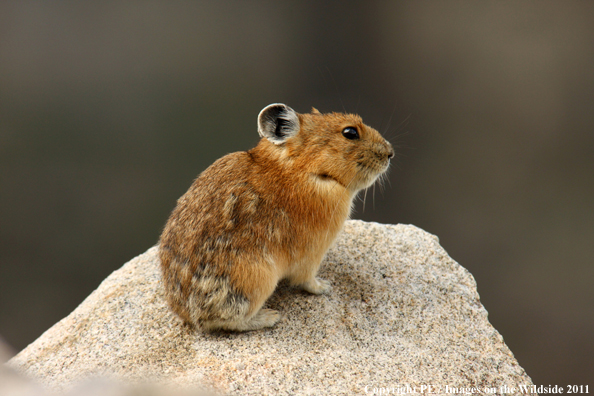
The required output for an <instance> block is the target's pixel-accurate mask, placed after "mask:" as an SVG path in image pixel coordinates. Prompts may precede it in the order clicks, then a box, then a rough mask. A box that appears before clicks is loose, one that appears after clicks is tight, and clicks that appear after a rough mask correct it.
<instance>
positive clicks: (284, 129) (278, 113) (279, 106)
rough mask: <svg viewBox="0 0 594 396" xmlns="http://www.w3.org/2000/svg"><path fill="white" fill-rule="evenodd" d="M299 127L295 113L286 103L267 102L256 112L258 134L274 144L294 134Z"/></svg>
mask: <svg viewBox="0 0 594 396" xmlns="http://www.w3.org/2000/svg"><path fill="white" fill-rule="evenodd" d="M279 119H280V120H281V122H280V123H279V122H278V120H279ZM299 128H300V125H299V117H298V116H297V113H296V112H295V110H293V109H292V108H290V107H289V106H287V105H286V104H283V103H272V104H269V105H268V106H266V107H264V108H263V109H262V111H261V112H260V114H258V134H259V135H260V136H261V137H263V138H266V139H268V140H269V141H271V142H272V143H274V144H276V145H280V144H283V143H284V142H285V141H286V140H287V139H288V138H290V137H291V136H294V135H296V134H297V132H299Z"/></svg>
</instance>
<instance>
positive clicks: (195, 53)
mask: <svg viewBox="0 0 594 396" xmlns="http://www.w3.org/2000/svg"><path fill="white" fill-rule="evenodd" d="M593 21H594V2H588V1H522V2H486V1H484V2H475V1H452V0H450V1H447V2H444V1H424V2H416V1H385V2H379V1H365V2H363V1H360V2H352V1H326V2H323V3H322V2H308V1H299V2H296V1H284V2H273V1H252V2H240V1H226V2H216V1H211V2H206V1H204V2H189V1H188V2H177V1H167V2H165V1H149V2H115V1H114V2H109V1H108V2H84V3H78V2H30V1H23V2H1V3H0V335H1V336H2V337H3V338H4V339H5V341H6V342H7V343H8V344H10V345H11V346H12V348H13V350H14V352H17V351H18V350H20V349H22V348H24V347H25V346H26V345H27V344H28V343H30V342H32V341H33V340H35V338H37V337H38V336H39V335H41V333H42V332H43V331H45V330H46V329H48V328H49V327H50V326H52V325H53V324H54V323H55V322H57V321H58V320H60V319H61V318H63V317H64V316H66V315H67V314H68V313H70V312H71V311H72V310H73V309H74V308H75V307H76V306H77V305H78V304H79V303H80V302H81V301H82V300H83V299H84V298H85V297H86V296H87V295H88V294H89V293H91V292H92V291H93V290H94V289H95V288H96V287H97V286H98V285H99V283H100V282H101V281H102V280H103V279H104V278H105V277H107V276H108V275H109V274H110V273H111V272H112V271H113V270H115V269H117V268H119V267H120V266H121V265H123V264H124V263H125V262H126V261H128V260H129V259H131V258H132V257H134V256H136V255H138V254H140V253H142V252H144V251H145V250H146V249H147V248H149V247H150V246H152V245H153V244H155V243H156V241H157V239H158V237H159V234H160V232H161V229H162V227H163V225H164V223H165V220H166V218H167V216H168V215H169V213H170V211H171V210H172V209H173V207H174V205H175V201H176V199H177V198H178V197H179V196H180V195H182V194H183V193H184V192H185V191H186V189H187V188H188V187H189V185H190V184H191V182H192V180H193V179H194V178H195V177H196V175H197V174H198V173H199V172H201V171H202V170H204V169H205V168H206V167H207V166H208V165H209V164H211V163H212V162H213V161H214V160H216V159H217V158H219V157H221V156H223V155H224V154H227V153H229V152H233V151H237V150H247V149H249V148H251V147H252V146H254V145H255V144H256V143H257V141H258V135H257V131H256V117H257V114H258V112H259V111H260V110H261V109H262V108H263V107H264V106H266V105H268V104H269V103H273V102H283V103H286V104H288V105H289V106H291V107H293V108H294V109H295V110H297V111H298V112H308V111H309V110H310V108H311V107H312V106H315V107H316V108H318V109H319V110H321V111H322V112H330V111H343V110H346V111H347V112H357V113H359V114H360V115H361V116H362V117H363V119H364V120H365V122H366V123H367V124H369V125H371V126H373V127H375V128H376V129H378V130H379V131H380V132H382V133H383V134H384V135H385V136H387V137H388V138H389V139H390V140H391V141H392V142H393V143H394V144H395V145H396V146H398V148H397V153H398V154H397V158H396V160H395V161H394V165H393V167H392V170H391V173H390V184H388V185H386V188H385V189H384V190H383V191H380V189H377V188H376V191H375V194H373V193H372V192H371V191H370V193H368V196H367V203H366V207H365V211H363V207H362V205H361V204H360V203H359V204H358V205H357V211H356V213H355V214H354V216H353V217H354V218H360V219H364V220H368V221H378V222H382V223H411V224H414V225H416V226H419V227H421V228H423V229H425V230H427V231H429V232H431V233H433V234H436V235H437V236H439V238H440V241H441V243H442V245H443V246H444V247H445V248H446V250H447V251H448V252H449V254H450V255H451V256H452V257H453V258H454V259H455V260H456V261H458V262H459V263H460V264H462V265H463V266H464V267H466V268H468V269H469V270H470V272H471V273H472V274H473V275H474V276H475V278H476V280H477V283H478V291H479V293H480V295H481V300H482V302H483V304H484V305H485V307H486V309H487V310H488V311H489V319H490V321H491V323H492V324H493V325H494V326H495V328H496V329H497V330H498V331H499V332H500V333H501V334H502V335H503V337H504V339H505V341H506V343H507V344H508V346H509V347H510V349H511V350H512V351H513V352H514V354H515V356H516V358H517V359H518V361H519V363H520V365H521V366H522V367H524V368H525V369H526V371H527V373H528V375H530V376H531V377H532V379H533V380H534V382H535V383H536V384H558V385H567V384H578V385H579V384H584V385H585V384H588V381H591V380H592V373H594V359H593V357H594V337H593V334H594V311H593V307H594V288H593V287H592V280H593V279H594V266H593V264H594V262H593V261H594V260H593V258H594V23H593ZM372 195H374V196H372Z"/></svg>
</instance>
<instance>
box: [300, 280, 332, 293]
mask: <svg viewBox="0 0 594 396" xmlns="http://www.w3.org/2000/svg"><path fill="white" fill-rule="evenodd" d="M302 287H303V290H305V291H307V292H310V293H311V294H330V291H331V290H332V285H331V284H330V282H328V281H327V280H325V279H320V278H311V279H310V280H308V281H307V282H305V283H304V284H303V285H302Z"/></svg>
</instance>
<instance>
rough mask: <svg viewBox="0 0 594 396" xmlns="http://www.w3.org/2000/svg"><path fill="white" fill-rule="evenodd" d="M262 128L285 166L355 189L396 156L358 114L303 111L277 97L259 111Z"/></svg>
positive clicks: (259, 129)
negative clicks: (300, 112) (304, 112)
mask: <svg viewBox="0 0 594 396" xmlns="http://www.w3.org/2000/svg"><path fill="white" fill-rule="evenodd" d="M258 133H259V134H260V136H261V137H262V138H265V139H266V140H267V141H268V142H269V143H271V144H268V145H267V146H268V147H267V150H269V151H271V152H273V153H274V154H276V158H278V160H279V161H283V162H285V164H286V165H287V166H290V167H291V168H293V169H295V170H297V171H300V172H305V173H306V174H307V175H308V176H309V177H312V178H314V179H316V180H317V181H319V182H320V183H322V184H325V183H329V184H331V183H339V184H340V185H342V186H344V187H345V188H346V189H348V190H351V191H353V192H356V191H359V190H361V189H363V188H367V187H369V186H371V185H372V184H373V183H374V182H375V180H376V179H377V178H378V177H379V176H380V175H381V174H382V173H384V172H385V171H386V170H387V169H388V166H389V165H390V158H392V157H393V156H394V149H393V148H392V145H391V144H390V143H389V142H388V141H387V140H386V139H384V138H383V137H382V136H381V135H380V134H379V132H378V131H376V130H375V129H373V128H371V127H369V126H367V125H365V124H364V123H363V120H361V117H359V116H358V115H355V114H343V113H328V114H322V113H320V112H319V111H318V110H316V109H315V108H314V109H312V112H311V113H309V114H299V113H297V112H295V110H293V109H292V108H290V107H289V106H287V105H284V104H280V103H275V104H271V105H269V106H267V107H265V108H264V109H263V110H262V111H261V112H260V115H259V116H258Z"/></svg>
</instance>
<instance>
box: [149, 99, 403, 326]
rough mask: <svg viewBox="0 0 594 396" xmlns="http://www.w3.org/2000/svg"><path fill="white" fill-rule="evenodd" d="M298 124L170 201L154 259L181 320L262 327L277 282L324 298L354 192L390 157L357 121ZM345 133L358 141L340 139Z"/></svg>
mask: <svg viewBox="0 0 594 396" xmlns="http://www.w3.org/2000/svg"><path fill="white" fill-rule="evenodd" d="M271 106H272V105H271ZM269 107H270V106H269ZM288 109H289V110H291V109H290V108H288ZM265 110H266V109H265ZM265 110H263V112H264V111H265ZM291 111H292V110H291ZM261 114H262V113H261ZM293 114H295V113H293ZM297 117H298V120H299V126H298V131H297V132H296V133H295V134H294V135H292V136H290V137H288V138H287V139H286V140H285V141H283V142H282V143H281V144H279V143H273V142H272V141H270V140H269V139H267V138H262V139H261V140H260V142H259V144H258V145H257V146H256V147H255V148H253V149H251V150H249V151H247V152H237V153H233V154H229V155H226V156H224V157H223V158H221V159H219V160H217V161H216V162H215V163H214V164H212V165H211V166H210V167H209V168H208V169H206V170H205V171H204V172H202V174H200V176H199V177H198V178H197V179H196V180H195V181H194V183H193V184H192V186H191V187H190V189H189V190H188V191H187V192H186V193H185V194H184V195H183V196H182V197H181V198H180V199H179V200H178V203H177V207H176V208H175V209H174V211H173V213H172V214H171V216H170V217H169V220H168V222H167V224H166V226H165V229H164V231H163V234H162V235H161V239H160V253H159V254H160V258H161V268H162V272H163V280H164V285H165V290H166V294H167V298H168V302H169V305H170V306H171V308H172V309H173V311H175V312H176V313H177V314H178V315H179V316H180V317H181V318H183V319H184V320H185V321H186V322H188V323H190V324H192V325H201V326H202V327H203V328H204V329H207V330H214V329H228V330H236V331H244V330H253V329H258V328H262V327H270V326H273V325H274V324H275V323H276V322H278V320H279V319H280V314H279V313H278V312H276V311H272V310H265V309H261V307H262V305H263V304H264V302H265V301H266V300H267V299H268V297H269V296H270V295H271V294H272V293H273V291H274V289H275V288H276V285H277V283H278V282H279V280H281V279H284V278H286V279H289V281H290V282H291V283H292V284H295V285H302V287H303V288H304V289H305V290H308V291H310V292H312V293H316V294H319V293H324V292H328V291H329V288H330V285H329V283H328V282H326V281H322V280H319V279H316V277H315V276H316V273H317V271H318V267H319V265H320V263H321V261H322V259H323V257H324V255H325V253H326V251H327V250H328V248H329V247H330V245H331V244H332V242H333V241H334V239H335V238H336V236H337V234H338V232H339V231H340V229H341V228H342V226H343V224H344V221H345V220H346V219H347V218H348V216H349V214H350V211H351V206H352V202H353V199H354V197H355V195H356V194H357V192H358V191H360V190H361V189H363V188H366V187H368V186H370V185H371V184H372V183H373V182H374V181H375V180H376V178H377V177H378V176H379V175H380V174H381V173H383V172H384V171H385V170H386V169H387V167H388V164H389V158H390V157H391V156H392V155H393V150H392V147H391V145H390V144H389V143H388V142H387V141H386V140H384V139H383V138H382V137H381V136H380V134H379V133H378V132H377V131H376V130H374V129H372V128H370V127H368V126H366V125H365V124H363V122H362V120H361V118H360V117H359V116H357V115H351V114H340V113H331V114H321V113H319V112H318V111H317V110H315V109H312V113H311V114H297ZM346 127H356V128H357V129H358V131H359V135H360V139H358V140H349V139H346V138H345V137H344V136H343V135H342V131H343V129H344V128H346Z"/></svg>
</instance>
